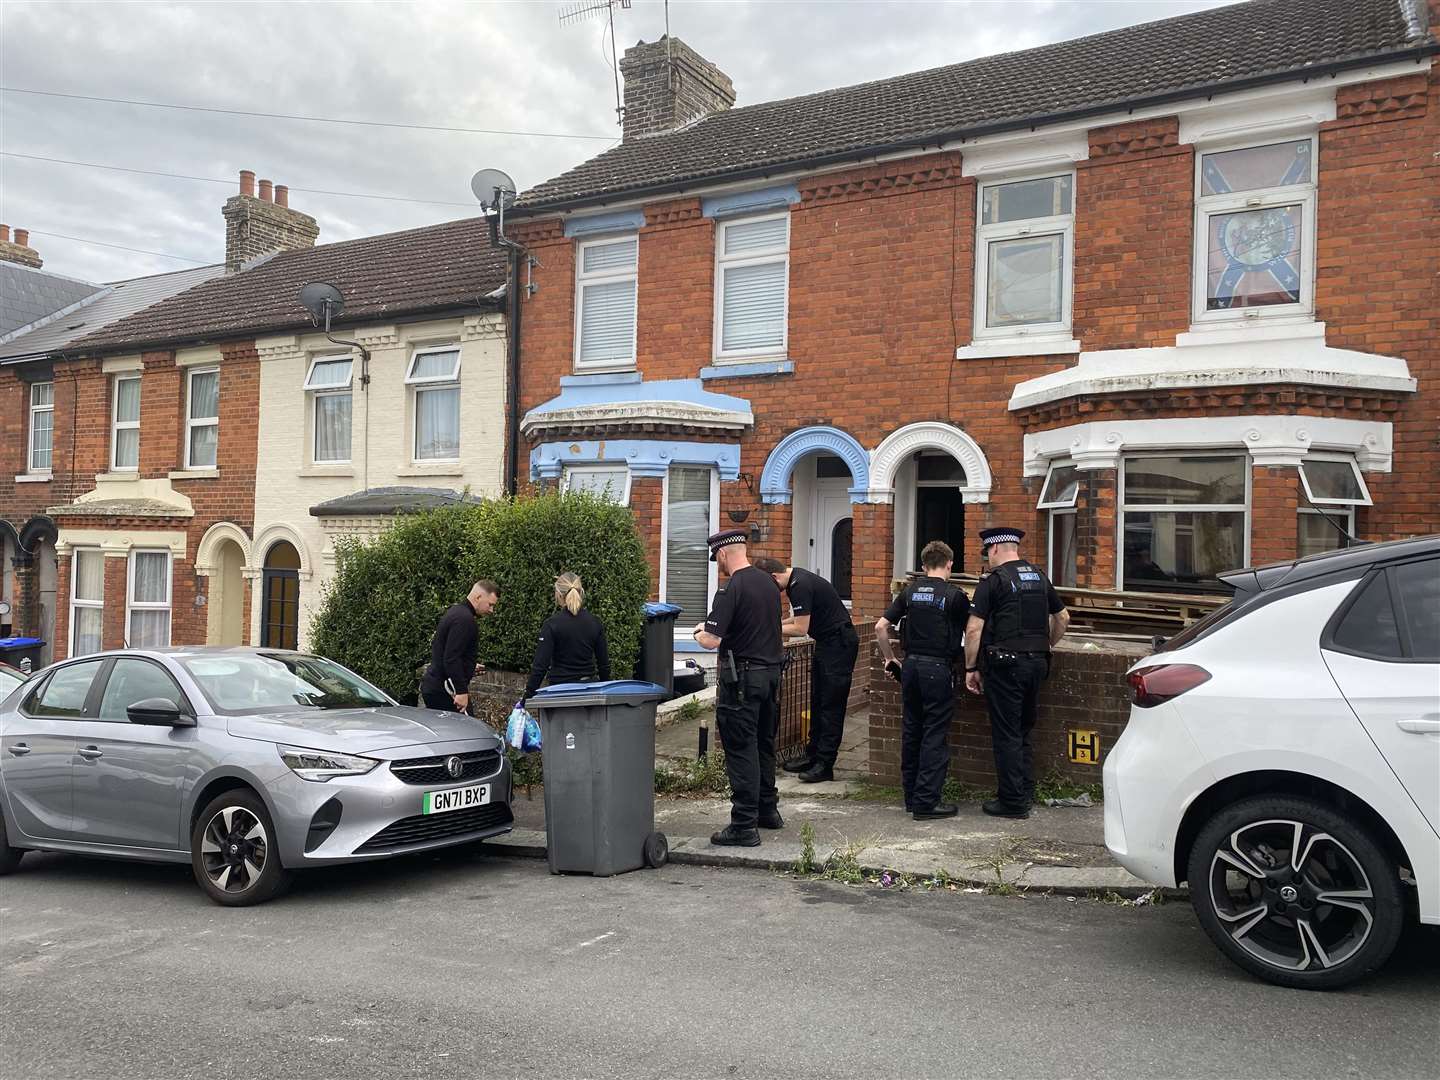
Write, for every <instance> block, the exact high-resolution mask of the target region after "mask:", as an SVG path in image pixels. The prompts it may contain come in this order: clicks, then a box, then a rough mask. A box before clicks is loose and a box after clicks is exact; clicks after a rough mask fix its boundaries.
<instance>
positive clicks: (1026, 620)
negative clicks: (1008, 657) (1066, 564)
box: [985, 559, 1050, 652]
mask: <svg viewBox="0 0 1440 1080" xmlns="http://www.w3.org/2000/svg"><path fill="white" fill-rule="evenodd" d="M991 573H992V574H994V575H995V577H996V578H998V579H999V582H1000V585H999V586H992V587H993V588H995V592H996V593H997V600H996V602H995V603H994V604H993V605H992V607H991V610H990V618H988V619H987V620H985V638H986V639H987V640H986V644H989V645H994V646H995V647H996V648H997V649H1009V650H1011V651H1012V652H1049V651H1050V605H1049V603H1048V596H1049V584H1050V582H1049V581H1048V580H1047V579H1046V577H1045V575H1044V574H1043V573H1041V572H1040V570H1038V569H1037V568H1036V567H1034V566H1032V565H1031V564H1030V563H1028V562H1026V561H1025V560H1024V559H1021V560H1019V561H1018V562H1011V563H1006V564H1005V565H1004V566H1000V567H997V568H996V569H994V570H992V571H991Z"/></svg>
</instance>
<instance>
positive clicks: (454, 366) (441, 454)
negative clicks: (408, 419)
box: [405, 347, 460, 462]
mask: <svg viewBox="0 0 1440 1080" xmlns="http://www.w3.org/2000/svg"><path fill="white" fill-rule="evenodd" d="M405 382H406V384H407V385H408V386H409V387H410V393H411V415H412V416H413V417H414V423H413V427H414V439H413V441H412V447H413V450H412V452H413V453H414V455H415V457H414V460H415V461H417V462H419V461H458V460H459V458H460V350H459V349H456V348H453V347H450V348H443V349H417V350H416V351H415V355H413V356H412V357H411V358H410V367H409V370H408V371H407V372H406V374H405Z"/></svg>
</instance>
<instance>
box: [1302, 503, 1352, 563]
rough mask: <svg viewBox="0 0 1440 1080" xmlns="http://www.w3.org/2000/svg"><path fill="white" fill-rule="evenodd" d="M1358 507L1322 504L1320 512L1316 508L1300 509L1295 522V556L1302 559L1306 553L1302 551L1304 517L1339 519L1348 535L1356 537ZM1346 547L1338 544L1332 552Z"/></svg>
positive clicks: (1304, 507)
mask: <svg viewBox="0 0 1440 1080" xmlns="http://www.w3.org/2000/svg"><path fill="white" fill-rule="evenodd" d="M1356 505H1358V504H1354V505H1348V506H1341V505H1323V504H1322V505H1321V507H1320V509H1318V510H1316V509H1314V508H1312V507H1309V506H1302V507H1300V508H1299V509H1298V510H1297V511H1296V522H1295V554H1296V555H1297V556H1298V557H1301V558H1303V557H1304V553H1302V552H1301V551H1300V521H1299V519H1300V518H1302V517H1327V518H1335V519H1338V520H1339V521H1340V522H1341V524H1343V525H1344V527H1345V531H1346V532H1347V533H1349V534H1350V535H1351V536H1354V535H1355V506H1356ZM1331 531H1332V532H1333V531H1334V530H1333V527H1332V530H1331ZM1335 536H1336V537H1337V538H1339V539H1343V538H1341V537H1340V534H1339V533H1338V532H1337V533H1335ZM1344 546H1346V545H1344V544H1336V545H1335V547H1334V548H1331V549H1330V550H1332V551H1338V550H1340V549H1341V548H1342V547H1344Z"/></svg>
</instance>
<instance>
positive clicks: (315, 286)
mask: <svg viewBox="0 0 1440 1080" xmlns="http://www.w3.org/2000/svg"><path fill="white" fill-rule="evenodd" d="M300 306H301V307H303V308H304V309H305V310H306V311H308V312H309V313H310V318H312V319H314V320H315V325H316V326H321V325H323V326H324V327H325V328H326V329H327V330H328V329H329V328H330V320H331V319H332V318H334V317H335V316H336V315H339V314H340V312H342V311H344V310H345V297H344V296H342V295H341V293H340V290H339V289H337V288H336V287H335V286H334V285H331V284H330V283H329V282H325V281H312V282H310V284H308V285H306V286H305V287H304V288H303V289H301V290H300Z"/></svg>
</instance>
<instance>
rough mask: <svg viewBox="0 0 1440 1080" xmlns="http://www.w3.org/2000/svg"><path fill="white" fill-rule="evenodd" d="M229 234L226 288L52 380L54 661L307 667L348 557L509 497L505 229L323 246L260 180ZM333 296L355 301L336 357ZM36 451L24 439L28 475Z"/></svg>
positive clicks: (445, 229) (160, 309) (163, 312)
mask: <svg viewBox="0 0 1440 1080" xmlns="http://www.w3.org/2000/svg"><path fill="white" fill-rule="evenodd" d="M224 217H225V219H226V225H227V229H226V265H225V266H224V267H217V268H215V270H214V272H213V273H212V274H210V275H209V278H208V280H205V281H203V282H201V283H199V284H196V285H194V286H193V287H190V288H188V289H186V290H185V291H183V292H179V293H178V294H176V295H173V296H170V297H168V298H156V299H157V300H158V302H152V303H149V304H147V305H145V306H144V307H143V308H142V309H138V310H134V311H132V312H131V313H128V314H126V315H125V316H124V317H122V318H117V319H113V320H110V321H108V322H107V323H106V324H105V325H103V326H99V327H96V328H93V329H90V330H88V331H87V332H85V333H83V334H80V335H78V336H75V337H74V339H73V340H70V341H68V342H67V343H66V345H65V346H64V348H63V350H60V351H59V352H57V353H56V354H55V355H53V356H52V357H51V363H52V364H53V370H54V385H55V387H56V389H55V391H54V394H55V396H54V410H53V413H52V414H51V417H50V418H49V421H50V424H51V425H52V426H51V428H49V429H48V431H49V434H48V438H49V439H50V440H51V442H52V445H53V450H52V456H51V461H52V465H51V472H50V475H49V476H48V477H47V478H46V481H47V483H48V484H49V488H48V489H47V490H48V493H49V498H48V501H47V505H46V507H45V509H44V511H43V513H44V515H45V517H46V518H47V520H48V521H50V522H52V523H53V526H54V549H55V552H56V554H57V557H58V558H57V563H58V567H57V573H56V575H55V576H56V594H57V599H56V601H55V609H56V613H55V617H54V627H53V635H51V637H52V640H53V650H54V656H55V657H56V658H59V657H63V656H67V655H75V654H78V653H81V652H89V651H94V650H96V649H101V648H115V647H118V646H120V645H122V644H123V643H125V642H129V643H130V644H132V645H137V646H138V645H165V644H171V643H174V644H199V643H210V644H242V643H244V644H255V645H273V646H282V647H295V646H296V645H301V646H303V645H304V642H305V635H306V630H307V627H308V622H309V615H310V612H311V611H312V610H313V608H314V606H315V604H316V603H317V602H318V600H319V596H320V589H321V587H322V586H323V584H324V582H325V581H326V580H327V578H328V577H329V576H330V574H331V573H332V572H333V569H334V558H335V544H336V542H337V540H338V539H339V538H340V537H342V536H347V535H358V536H364V535H369V534H373V533H375V532H378V531H380V530H382V529H384V528H386V527H388V526H389V524H390V523H392V522H393V520H394V515H395V514H397V513H403V512H407V511H409V510H412V509H415V508H420V507H426V506H433V505H437V504H441V503H445V502H451V501H454V500H456V499H459V498H462V497H463V492H464V491H465V490H466V489H468V490H469V491H471V492H473V493H474V494H475V495H477V496H478V495H486V494H496V493H498V491H499V490H500V485H501V482H502V479H503V476H504V468H503V461H502V454H503V448H504V411H503V410H504V401H505V381H504V371H505V355H506V345H505V333H504V319H503V316H502V315H501V314H500V313H499V308H500V307H501V306H502V304H503V295H504V283H505V265H506V263H505V257H504V255H503V253H498V252H496V251H494V250H492V249H491V247H490V242H489V236H488V232H487V230H486V227H485V225H484V223H483V221H478V220H471V221H459V222H450V223H446V224H442V225H436V226H430V227H427V228H422V229H412V230H408V231H406V232H400V233H393V234H389V235H385V236H375V237H367V238H365V239H361V240H354V241H348V242H344V243H337V244H328V245H322V246H319V247H315V246H312V245H313V244H314V241H315V239H316V236H317V235H318V228H317V226H316V223H315V221H314V219H313V218H311V217H309V216H308V215H305V214H302V213H300V212H298V211H296V210H294V209H292V208H291V207H289V205H288V193H287V192H286V190H285V189H284V188H283V187H278V186H275V185H272V184H271V183H270V182H269V181H265V180H262V181H260V183H259V189H258V194H257V189H256V182H255V177H254V174H253V173H250V172H244V173H242V174H241V177H240V191H239V193H238V194H237V195H235V196H233V197H232V198H230V199H229V200H228V201H227V202H226V204H225V207H224ZM222 271H223V272H222ZM311 282H328V283H330V284H332V285H334V286H335V287H337V288H338V289H339V290H340V292H341V294H342V295H343V297H344V308H343V310H342V311H340V312H338V313H336V314H335V317H334V318H333V324H332V329H331V333H330V335H329V336H327V335H326V334H325V333H324V332H322V331H321V330H317V329H316V327H315V325H314V323H313V321H312V319H311V316H310V314H309V313H308V312H307V310H306V309H305V307H303V306H302V305H301V303H300V300H299V294H300V290H301V288H302V287H303V286H304V285H306V284H309V283H311ZM3 389H4V387H3V386H0V391H3ZM36 431H39V425H38V424H37V423H36V421H34V420H33V419H32V420H31V421H30V422H29V425H28V428H27V429H26V431H24V432H22V431H21V430H19V429H18V428H7V429H6V453H7V455H8V456H9V457H15V456H16V453H17V447H18V446H19V444H20V441H21V440H23V439H26V438H30V439H32V440H33V438H34V437H35V436H34V435H33V433H34V432H36ZM12 442H14V443H15V444H16V445H14V446H12V445H11V443H12ZM22 479H23V478H22ZM32 501H33V499H32Z"/></svg>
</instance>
